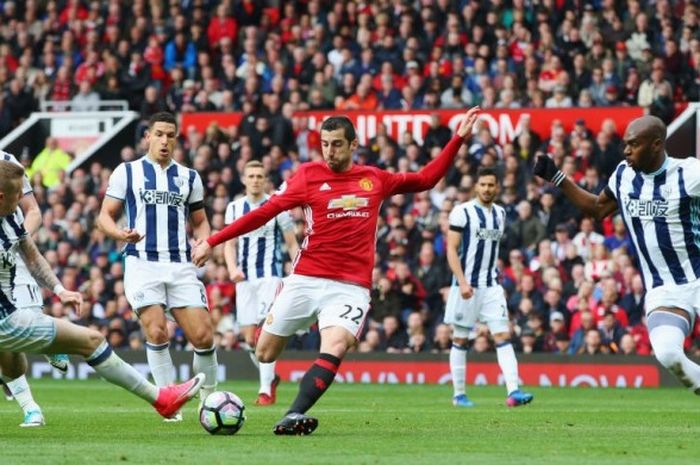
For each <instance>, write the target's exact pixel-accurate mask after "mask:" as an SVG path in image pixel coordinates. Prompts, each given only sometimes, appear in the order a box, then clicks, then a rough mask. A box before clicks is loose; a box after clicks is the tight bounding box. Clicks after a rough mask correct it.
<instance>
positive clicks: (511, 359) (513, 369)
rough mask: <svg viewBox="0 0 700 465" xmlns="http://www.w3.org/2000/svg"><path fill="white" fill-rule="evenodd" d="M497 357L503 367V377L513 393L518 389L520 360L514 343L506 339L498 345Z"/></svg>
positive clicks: (507, 387)
mask: <svg viewBox="0 0 700 465" xmlns="http://www.w3.org/2000/svg"><path fill="white" fill-rule="evenodd" d="M496 357H497V359H498V366H499V367H501V373H503V379H504V380H505V382H506V389H507V390H508V393H511V392H513V391H515V390H517V389H518V360H517V359H516V358H515V351H514V350H513V344H511V342H510V341H505V342H502V343H500V344H498V345H497V346H496Z"/></svg>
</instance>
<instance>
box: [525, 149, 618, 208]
mask: <svg viewBox="0 0 700 465" xmlns="http://www.w3.org/2000/svg"><path fill="white" fill-rule="evenodd" d="M533 172H534V174H535V175H536V176H539V177H540V178H542V179H544V180H545V181H549V182H551V183H553V184H554V185H557V186H559V188H560V189H561V190H562V192H563V193H564V195H566V197H567V198H568V199H569V200H570V201H571V202H572V203H573V204H574V205H575V206H576V207H577V208H578V209H579V210H581V211H582V212H583V213H584V214H585V215H587V216H591V217H593V218H595V219H597V220H601V219H603V218H605V217H606V216H608V215H612V214H613V213H615V212H616V211H617V200H615V199H614V198H612V197H610V196H609V195H608V194H607V193H606V191H605V190H603V191H602V192H601V193H600V194H598V195H595V194H591V193H590V192H588V191H586V190H585V189H583V188H582V187H580V186H579V185H577V184H576V183H574V182H573V181H571V180H570V179H568V178H567V177H566V175H565V174H564V173H562V172H561V171H560V170H559V169H557V167H556V165H555V164H554V161H553V160H552V159H551V158H549V157H548V156H547V155H545V154H542V153H541V154H539V155H538V156H537V159H536V161H535V167H534V169H533Z"/></svg>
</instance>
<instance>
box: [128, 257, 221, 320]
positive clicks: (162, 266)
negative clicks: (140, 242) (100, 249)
mask: <svg viewBox="0 0 700 465" xmlns="http://www.w3.org/2000/svg"><path fill="white" fill-rule="evenodd" d="M124 292H125V294H126V299H127V300H128V301H129V304H130V305H131V307H132V308H133V309H135V310H136V311H137V313H138V310H139V309H141V308H144V307H148V306H150V305H158V304H160V305H163V306H164V307H165V308H166V309H172V308H181V307H194V308H202V307H203V308H208V303H207V293H206V290H205V288H204V285H203V284H202V282H201V281H200V280H199V279H198V278H197V268H196V267H195V266H194V265H193V264H192V263H161V262H149V261H147V260H142V259H140V258H137V257H134V256H133V255H129V256H127V257H126V263H125V267H124Z"/></svg>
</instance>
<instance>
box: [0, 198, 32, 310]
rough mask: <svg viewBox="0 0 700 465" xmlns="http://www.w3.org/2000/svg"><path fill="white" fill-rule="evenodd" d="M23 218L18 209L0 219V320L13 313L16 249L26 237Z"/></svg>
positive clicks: (14, 308) (17, 259)
mask: <svg viewBox="0 0 700 465" xmlns="http://www.w3.org/2000/svg"><path fill="white" fill-rule="evenodd" d="M22 223H24V216H23V215H22V210H20V209H19V208H18V209H17V210H16V211H15V213H14V214H13V215H7V216H3V217H0V320H1V319H3V318H5V317H6V316H8V315H9V314H10V313H12V312H14V311H15V310H16V309H17V308H16V307H15V297H14V292H15V286H16V285H17V283H16V282H15V277H16V273H17V262H18V261H19V258H18V252H17V247H18V243H19V241H20V240H21V239H22V238H24V237H25V236H26V235H27V232H26V231H25V230H24V226H22Z"/></svg>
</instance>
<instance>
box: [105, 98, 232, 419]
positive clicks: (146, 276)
mask: <svg viewBox="0 0 700 465" xmlns="http://www.w3.org/2000/svg"><path fill="white" fill-rule="evenodd" d="M177 132H178V128H177V122H176V120H175V116H174V115H172V114H171V113H167V112H161V113H156V114H154V115H153V116H152V117H151V119H150V121H149V125H148V130H147V132H146V141H147V143H148V153H147V154H146V155H145V156H143V157H141V158H139V159H137V160H135V161H132V162H126V163H122V164H120V165H119V166H118V167H117V168H116V169H115V170H114V173H112V176H111V177H110V179H109V187H108V188H107V193H106V196H105V198H104V202H103V204H102V211H101V212H100V215H99V217H98V219H97V225H98V227H99V228H100V229H102V230H103V231H104V232H105V234H107V235H108V236H109V237H111V238H113V239H115V240H118V241H122V242H125V243H126V246H125V247H124V255H125V256H126V260H125V270H124V290H125V293H126V298H127V300H128V301H129V304H130V305H131V306H132V307H133V308H134V309H135V311H136V313H137V314H138V316H139V319H140V321H141V326H142V327H143V329H144V332H145V334H146V355H147V358H148V365H149V367H150V368H151V373H152V374H153V379H154V380H155V382H156V384H157V385H158V386H166V385H169V384H172V383H173V381H174V379H175V367H174V365H173V361H172V358H171V356H170V349H169V344H170V335H169V334H168V328H167V320H166V312H167V313H169V315H170V316H171V317H172V318H173V319H174V320H175V321H176V322H177V323H178V324H179V325H180V327H181V328H182V330H183V332H184V333H185V337H186V338H187V340H188V341H189V342H190V343H191V344H192V346H193V347H194V360H193V363H192V365H193V368H194V371H195V372H196V373H198V372H202V373H204V374H205V375H206V381H205V384H204V386H203V387H202V392H201V399H204V398H206V396H207V395H208V394H209V393H211V392H213V391H214V390H215V388H216V373H217V367H218V363H217V359H216V348H215V347H214V337H213V328H212V321H211V316H210V315H209V311H208V304H207V297H206V293H205V289H204V285H203V284H202V283H201V282H200V281H199V279H198V278H197V270H196V267H195V266H194V265H193V264H192V260H191V256H190V243H189V240H188V237H187V225H188V222H189V224H190V225H191V226H192V232H193V235H194V237H195V239H202V238H206V237H207V236H208V235H209V233H210V227H209V221H208V220H207V216H206V213H205V210H204V187H203V185H202V180H201V178H200V177H199V174H198V173H197V172H196V171H195V170H193V169H190V168H187V167H185V166H183V165H180V164H179V163H177V162H175V161H174V160H173V159H172V154H173V149H174V148H175V144H176V142H177ZM122 214H125V215H126V222H127V225H126V227H125V228H120V227H119V226H117V220H119V218H120V217H121V216H122ZM171 420H172V421H180V420H182V415H181V413H178V414H177V415H175V416H174V417H173V418H172V419H171Z"/></svg>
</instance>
